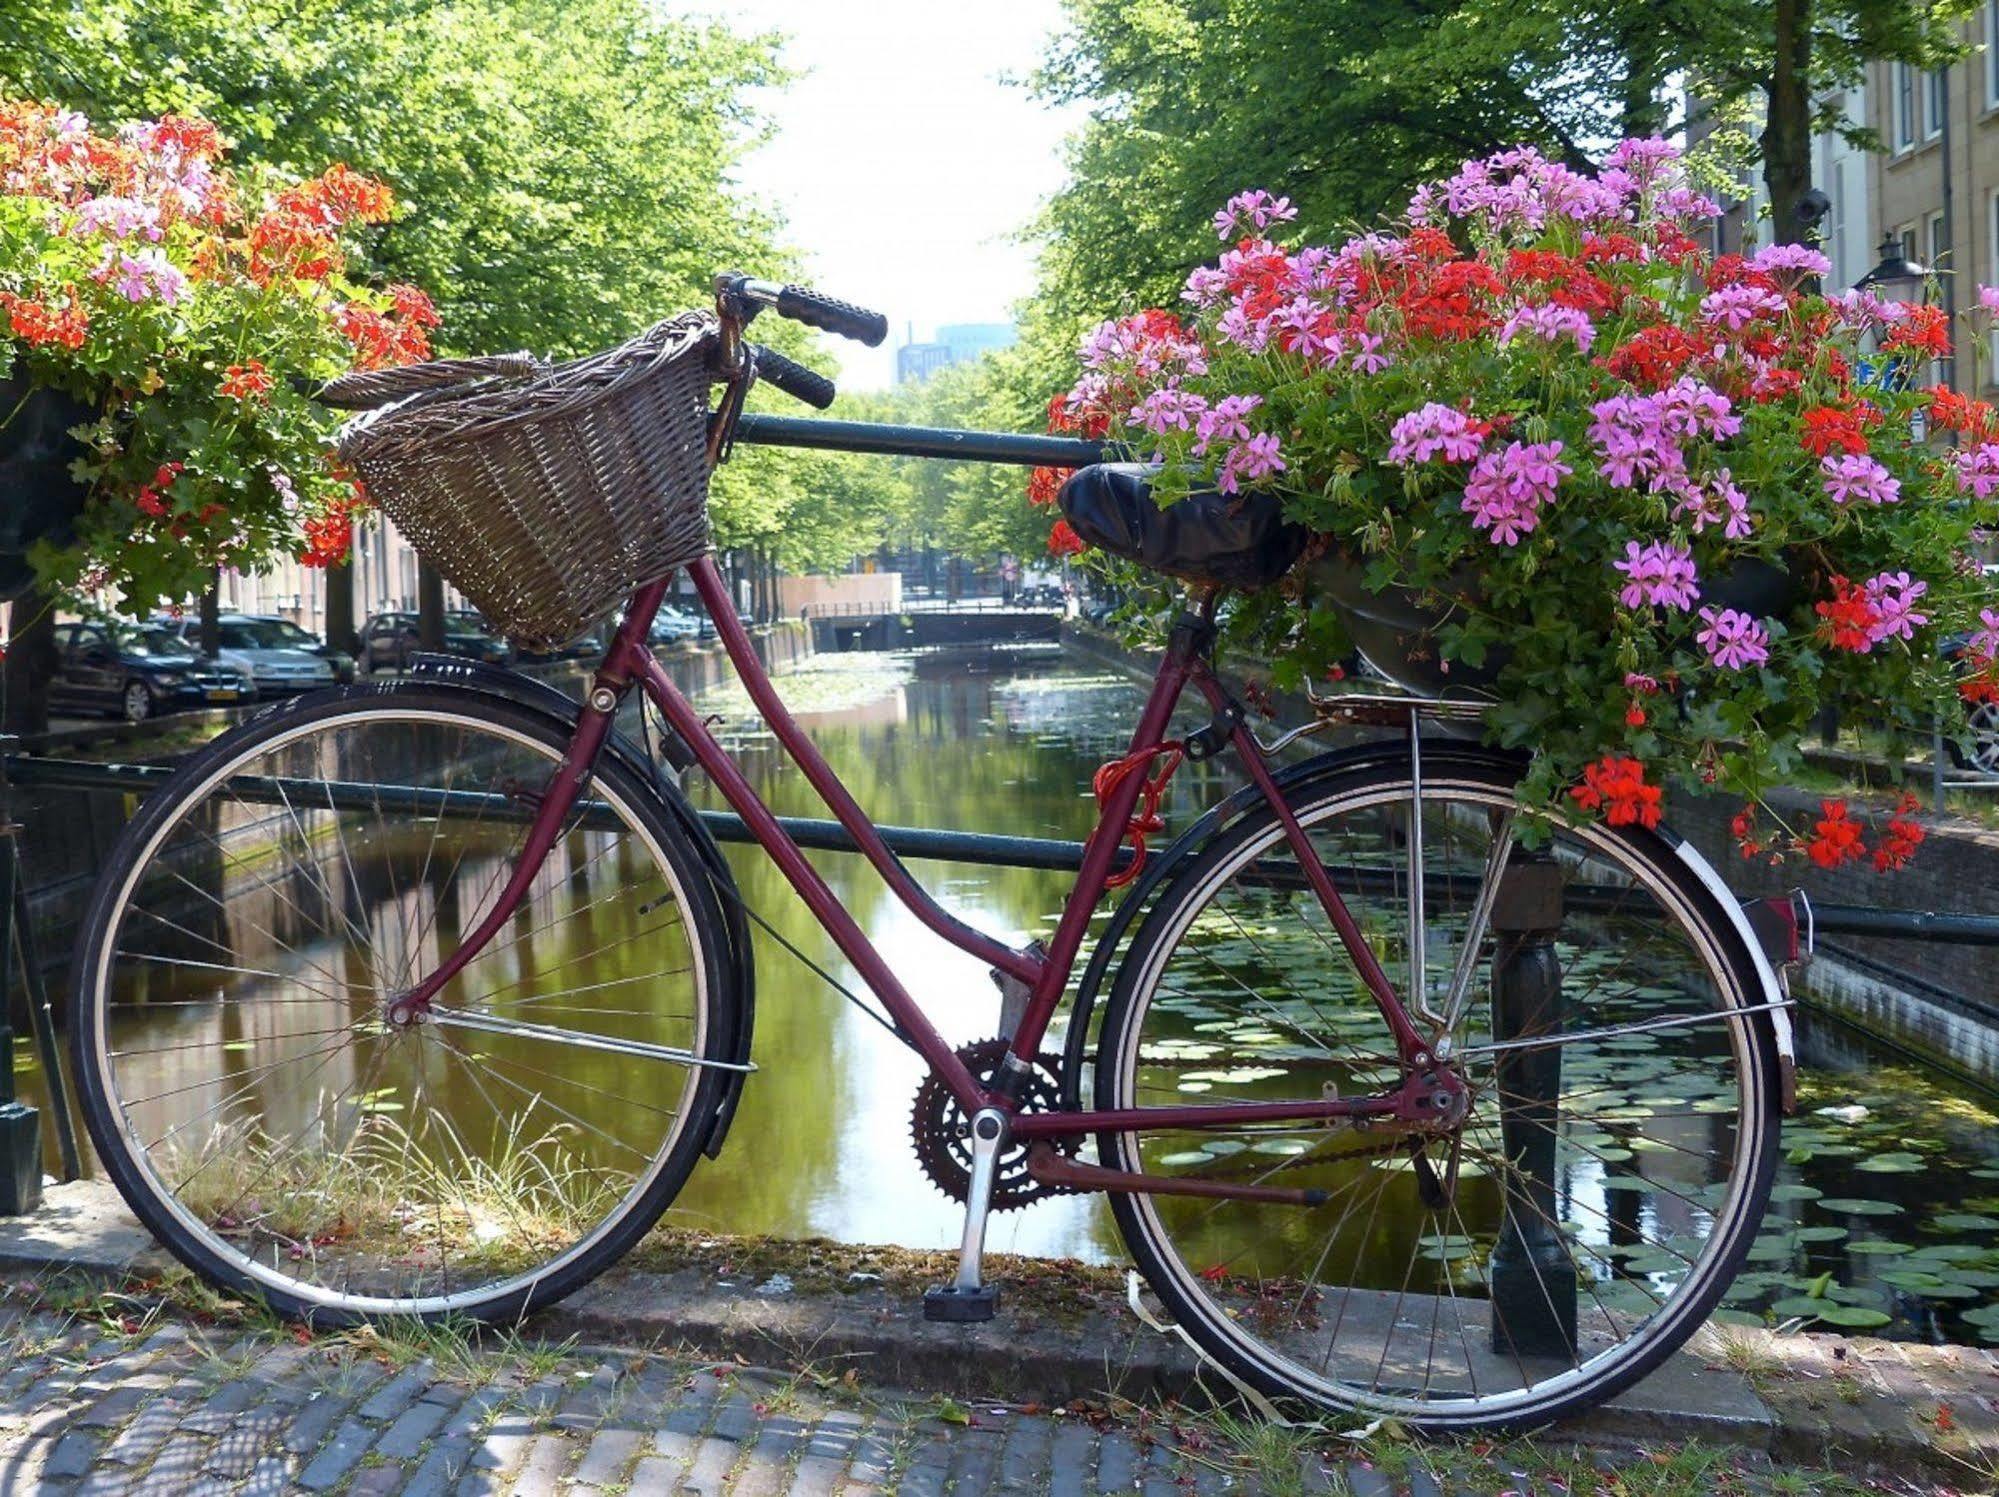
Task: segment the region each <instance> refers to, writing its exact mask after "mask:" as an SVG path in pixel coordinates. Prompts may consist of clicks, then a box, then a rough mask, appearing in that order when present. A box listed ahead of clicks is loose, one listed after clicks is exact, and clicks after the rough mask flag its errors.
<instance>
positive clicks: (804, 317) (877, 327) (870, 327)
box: [777, 286, 888, 348]
mask: <svg viewBox="0 0 1999 1497" xmlns="http://www.w3.org/2000/svg"><path fill="white" fill-rule="evenodd" d="M777 309H778V311H779V312H781V313H783V314H784V315H785V316H786V317H789V318H791V319H792V320H793V321H794V322H802V323H805V324H806V325H807V326H809V327H817V328H824V329H825V330H826V331H827V332H829V333H838V334H839V335H840V336H841V337H842V338H852V339H854V340H855V341H857V342H860V343H865V344H867V345H868V347H870V348H879V347H880V346H881V341H882V339H884V338H886V337H887V336H888V319H887V318H886V317H884V316H882V314H881V313H879V312H870V311H869V310H868V309H867V308H866V307H857V306H855V305H854V304H853V303H852V302H845V301H839V300H836V299H835V298H833V297H830V296H821V295H820V294H819V293H818V292H817V291H809V290H807V289H806V288H805V287H803V286H786V287H785V288H784V289H783V290H782V291H780V292H778V294H777Z"/></svg>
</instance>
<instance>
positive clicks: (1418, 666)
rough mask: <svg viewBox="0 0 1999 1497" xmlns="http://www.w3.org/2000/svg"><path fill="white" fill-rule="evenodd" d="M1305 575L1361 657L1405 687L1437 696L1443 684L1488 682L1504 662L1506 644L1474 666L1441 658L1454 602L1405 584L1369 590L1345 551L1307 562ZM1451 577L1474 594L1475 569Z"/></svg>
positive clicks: (1463, 591) (1472, 686)
mask: <svg viewBox="0 0 1999 1497" xmlns="http://www.w3.org/2000/svg"><path fill="white" fill-rule="evenodd" d="M1306 578H1307V587H1308V589H1309V591H1310V592H1311V594H1312V595H1314V596H1316V597H1318V598H1320V599H1323V600H1324V601H1326V602H1328V603H1330V604H1332V606H1333V609H1334V611H1335V612H1336V613H1338V614H1339V616H1340V621H1341V622H1342V623H1343V624H1345V625H1346V630H1347V637H1348V638H1349V639H1351V640H1352V641H1353V646H1354V648H1355V649H1356V650H1357V651H1359V652H1360V657H1361V659H1363V660H1365V661H1366V662H1367V664H1368V666H1369V668H1370V669H1372V670H1374V671H1375V672H1376V673H1378V674H1380V675H1382V676H1385V677H1387V678H1388V679H1389V680H1390V681H1393V682H1394V683H1395V684H1396V685H1397V686H1400V687H1401V688H1402V689H1403V690H1404V691H1413V692H1415V693H1416V694H1417V695H1418V696H1425V697H1440V696H1442V695H1443V694H1444V692H1445V690H1446V688H1451V689H1455V690H1459V691H1464V690H1478V689H1480V688H1483V687H1489V686H1491V685H1492V683H1493V682H1494V680H1496V679H1497V678H1498V676H1499V672H1500V670H1501V669H1502V668H1503V667H1504V666H1505V664H1506V658H1507V652H1506V650H1505V649H1504V648H1500V649H1496V650H1492V651H1490V652H1488V653H1487V655H1486V657H1485V661H1484V663H1483V664H1481V665H1479V666H1476V667H1473V666H1469V665H1466V664H1464V663H1463V662H1462V661H1459V662H1456V663H1451V662H1448V661H1446V660H1444V659H1443V658H1442V656H1441V655H1440V654H1439V653H1438V640H1437V631H1438V630H1439V629H1441V628H1442V627H1443V626H1444V624H1445V623H1447V622H1448V621H1449V620H1450V617H1451V614H1452V613H1453V612H1454V611H1455V610H1456V609H1457V607H1458V604H1457V602H1456V601H1454V600H1452V599H1448V598H1444V597H1441V596H1439V595H1438V594H1435V593H1419V592H1417V591H1415V590H1414V589H1413V588H1407V587H1389V588H1384V589H1383V590H1382V591H1380V592H1373V591H1371V590H1370V589H1369V588H1368V585H1367V572H1366V568H1365V567H1364V566H1362V564H1361V563H1360V562H1359V561H1358V560H1357V559H1355V558H1354V557H1352V556H1350V555H1348V554H1346V553H1345V552H1342V551H1337V550H1335V551H1328V552H1326V554H1325V555H1323V556H1321V557H1319V558H1318V559H1317V560H1316V561H1314V562H1312V563H1311V564H1310V566H1309V568H1308V570H1307V572H1306ZM1453 580H1454V582H1455V583H1456V584H1457V591H1458V593H1459V594H1460V595H1461V596H1463V597H1468V598H1475V597H1477V596H1478V592H1479V586H1478V575H1477V573H1476V572H1474V571H1472V570H1471V569H1469V568H1466V569H1464V570H1462V571H1460V572H1459V573H1458V575H1457V576H1456V577H1455V578H1454V579H1453Z"/></svg>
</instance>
